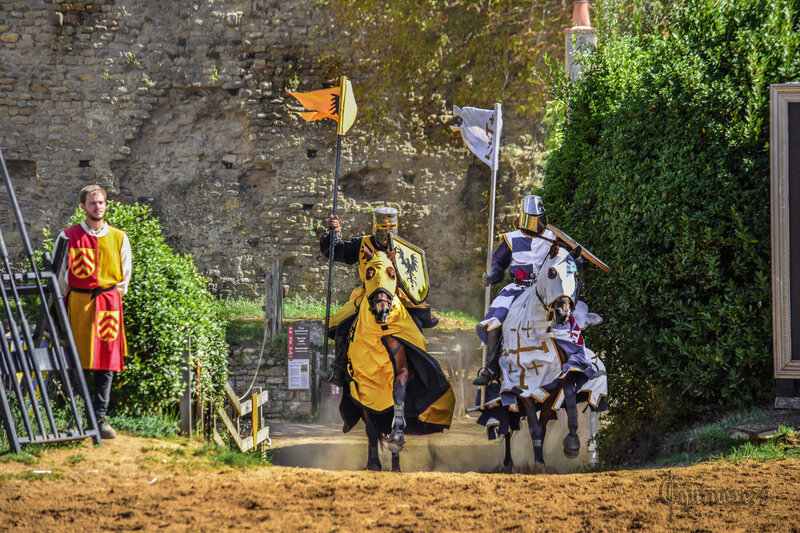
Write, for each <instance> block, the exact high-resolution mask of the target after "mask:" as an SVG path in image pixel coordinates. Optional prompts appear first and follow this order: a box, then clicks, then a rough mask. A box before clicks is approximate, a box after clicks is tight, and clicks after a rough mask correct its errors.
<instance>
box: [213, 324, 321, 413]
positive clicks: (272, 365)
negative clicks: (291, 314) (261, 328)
mask: <svg viewBox="0 0 800 533" xmlns="http://www.w3.org/2000/svg"><path fill="white" fill-rule="evenodd" d="M293 325H294V326H305V327H307V328H308V329H309V331H310V338H311V348H312V360H314V362H313V363H312V372H311V383H312V388H314V386H315V385H314V384H315V383H316V378H315V375H314V371H313V370H315V369H316V368H318V367H319V366H322V365H321V364H320V362H321V359H322V349H321V347H322V329H323V327H322V322H321V321H319V320H301V321H297V322H294V323H293ZM259 341H260V339H253V340H252V342H247V343H243V344H241V345H236V346H230V347H229V350H230V351H229V355H228V370H229V371H230V374H229V376H228V383H230V385H231V387H233V390H234V391H235V392H236V394H237V395H239V396H242V395H245V394H246V393H248V391H249V392H250V393H251V394H252V393H253V392H258V391H260V390H268V391H269V403H268V404H266V405H265V406H264V409H263V414H264V416H265V417H267V418H303V417H310V416H312V415H313V414H314V413H316V412H317V410H318V407H319V398H318V397H316V395H315V393H313V392H312V390H310V389H309V390H290V389H289V378H288V368H287V367H288V359H287V355H286V351H287V350H286V347H283V349H282V350H279V351H277V352H276V351H270V350H264V353H263V354H262V352H261V346H260V344H259ZM329 357H330V358H331V359H332V358H333V354H330V355H329ZM251 386H252V389H251Z"/></svg>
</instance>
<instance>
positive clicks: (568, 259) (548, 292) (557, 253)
mask: <svg viewBox="0 0 800 533" xmlns="http://www.w3.org/2000/svg"><path fill="white" fill-rule="evenodd" d="M581 252H582V249H581V247H580V246H578V247H577V248H574V249H573V250H572V251H571V252H568V251H567V250H565V249H564V248H562V247H560V246H559V245H558V244H556V243H553V246H552V247H551V248H550V253H549V254H547V257H545V259H544V262H543V263H542V266H541V268H540V269H539V276H538V277H537V279H536V285H535V288H536V295H537V296H538V297H539V301H540V302H541V303H542V305H543V306H544V307H545V308H546V309H547V311H548V314H549V313H552V316H553V320H554V321H555V323H556V324H558V325H563V324H565V323H566V322H567V320H569V317H570V315H572V311H573V310H574V309H575V299H574V298H575V296H576V289H577V287H578V281H577V278H576V272H577V271H578V267H577V264H576V263H575V259H576V258H578V257H580V255H581Z"/></svg>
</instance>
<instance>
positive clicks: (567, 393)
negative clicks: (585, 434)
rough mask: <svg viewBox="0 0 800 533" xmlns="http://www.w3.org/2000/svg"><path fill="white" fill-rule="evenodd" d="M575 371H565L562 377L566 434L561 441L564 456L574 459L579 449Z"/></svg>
mask: <svg viewBox="0 0 800 533" xmlns="http://www.w3.org/2000/svg"><path fill="white" fill-rule="evenodd" d="M574 376H575V373H574V372H567V375H566V376H565V377H564V408H565V409H566V410H567V429H568V433H567V436H566V437H564V440H563V442H562V443H561V444H562V445H563V446H564V456H565V457H567V458H569V459H575V458H576V457H578V454H579V453H580V451H581V439H580V438H579V437H578V405H577V403H576V401H575V395H576V391H575V388H576V386H575V377H574Z"/></svg>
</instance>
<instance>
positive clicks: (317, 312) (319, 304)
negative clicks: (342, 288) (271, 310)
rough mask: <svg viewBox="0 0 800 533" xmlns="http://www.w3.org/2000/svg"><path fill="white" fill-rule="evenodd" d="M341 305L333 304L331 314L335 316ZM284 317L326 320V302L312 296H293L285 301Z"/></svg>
mask: <svg viewBox="0 0 800 533" xmlns="http://www.w3.org/2000/svg"><path fill="white" fill-rule="evenodd" d="M341 307H342V306H341V305H336V304H332V305H331V311H330V314H331V316H333V315H334V314H336V312H337V311H338V310H339V309H340V308H341ZM283 316H284V317H286V318H310V319H315V318H316V319H319V320H324V319H325V300H324V299H319V300H318V299H316V298H312V297H311V296H305V297H303V296H300V295H298V294H295V295H293V296H292V297H291V298H287V299H286V300H284V301H283Z"/></svg>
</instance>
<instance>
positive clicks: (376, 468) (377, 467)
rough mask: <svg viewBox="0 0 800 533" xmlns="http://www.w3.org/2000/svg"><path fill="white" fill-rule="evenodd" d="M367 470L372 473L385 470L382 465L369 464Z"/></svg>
mask: <svg viewBox="0 0 800 533" xmlns="http://www.w3.org/2000/svg"><path fill="white" fill-rule="evenodd" d="M367 470H369V471H371V472H380V471H381V470H383V467H382V466H381V464H380V463H367Z"/></svg>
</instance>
